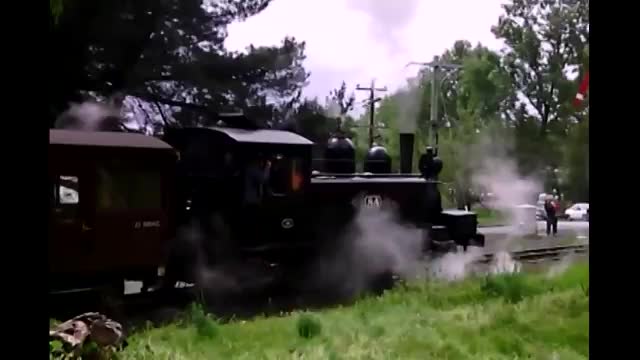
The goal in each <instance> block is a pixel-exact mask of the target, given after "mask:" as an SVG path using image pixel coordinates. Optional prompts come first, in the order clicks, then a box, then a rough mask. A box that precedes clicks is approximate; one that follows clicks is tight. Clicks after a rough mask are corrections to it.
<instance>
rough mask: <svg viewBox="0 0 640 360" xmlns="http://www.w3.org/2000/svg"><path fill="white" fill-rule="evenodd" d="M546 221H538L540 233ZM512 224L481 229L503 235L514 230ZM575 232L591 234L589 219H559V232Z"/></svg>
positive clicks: (585, 234)
mask: <svg viewBox="0 0 640 360" xmlns="http://www.w3.org/2000/svg"><path fill="white" fill-rule="evenodd" d="M546 226H547V225H546V223H545V222H544V221H538V232H539V233H540V234H542V233H544V232H545V231H546ZM513 230H514V227H512V226H490V227H481V228H479V231H480V232H481V233H483V234H485V235H502V234H509V233H511V232H513ZM571 232H573V233H575V234H576V236H587V237H588V236H589V222H588V221H558V233H571Z"/></svg>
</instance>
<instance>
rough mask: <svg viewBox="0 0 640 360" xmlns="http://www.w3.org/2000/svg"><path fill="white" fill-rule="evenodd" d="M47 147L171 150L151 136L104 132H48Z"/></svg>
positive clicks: (167, 145)
mask: <svg viewBox="0 0 640 360" xmlns="http://www.w3.org/2000/svg"><path fill="white" fill-rule="evenodd" d="M49 145H66V146H83V147H96V148H105V147H106V148H139V149H158V150H172V147H171V146H170V145H169V144H167V143H166V142H164V141H162V140H160V139H158V138H155V137H152V136H147V135H143V134H133V133H122V132H106V131H102V132H101V131H76V130H49Z"/></svg>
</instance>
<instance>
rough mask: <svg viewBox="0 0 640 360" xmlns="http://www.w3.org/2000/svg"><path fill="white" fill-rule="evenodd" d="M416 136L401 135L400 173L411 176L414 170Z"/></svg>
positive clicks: (410, 134) (409, 134) (411, 134)
mask: <svg viewBox="0 0 640 360" xmlns="http://www.w3.org/2000/svg"><path fill="white" fill-rule="evenodd" d="M414 139H415V134H413V133H404V134H400V173H402V174H409V173H411V171H412V169H413V142H414Z"/></svg>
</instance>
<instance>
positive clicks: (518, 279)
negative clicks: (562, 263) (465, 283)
mask: <svg viewBox="0 0 640 360" xmlns="http://www.w3.org/2000/svg"><path fill="white" fill-rule="evenodd" d="M481 289H482V292H483V293H484V294H485V295H487V296H489V297H501V298H503V299H504V300H505V301H507V302H508V303H511V304H515V303H518V302H520V301H522V300H523V299H524V298H525V297H526V296H530V295H533V294H534V293H536V292H537V291H536V289H535V288H534V287H533V286H532V285H531V284H529V283H528V282H527V281H526V277H525V276H524V275H523V274H520V273H515V274H510V273H506V274H498V275H493V276H487V277H486V278H485V280H484V283H483V284H482V287H481Z"/></svg>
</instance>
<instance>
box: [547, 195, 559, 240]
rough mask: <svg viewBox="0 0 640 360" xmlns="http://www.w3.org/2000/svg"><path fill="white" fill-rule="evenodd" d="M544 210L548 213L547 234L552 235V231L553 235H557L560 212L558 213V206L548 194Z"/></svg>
mask: <svg viewBox="0 0 640 360" xmlns="http://www.w3.org/2000/svg"><path fill="white" fill-rule="evenodd" d="M544 210H545V212H546V214H547V236H549V235H551V232H552V231H553V236H556V234H558V214H557V213H556V212H557V210H558V207H557V205H556V204H555V201H554V200H553V197H552V196H548V197H547V199H546V200H545V202H544Z"/></svg>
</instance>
